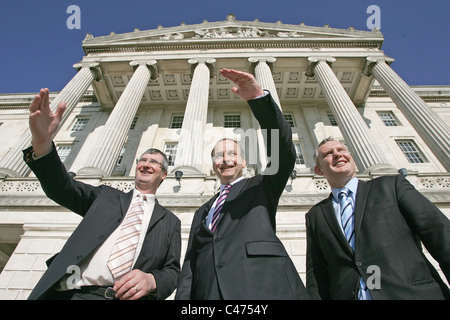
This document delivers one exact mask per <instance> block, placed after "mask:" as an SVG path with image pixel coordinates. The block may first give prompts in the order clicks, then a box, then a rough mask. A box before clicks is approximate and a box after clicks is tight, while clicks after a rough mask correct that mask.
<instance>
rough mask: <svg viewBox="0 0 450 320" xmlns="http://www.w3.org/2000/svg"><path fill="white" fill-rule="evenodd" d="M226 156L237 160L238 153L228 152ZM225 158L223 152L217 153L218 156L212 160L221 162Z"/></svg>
mask: <svg viewBox="0 0 450 320" xmlns="http://www.w3.org/2000/svg"><path fill="white" fill-rule="evenodd" d="M226 155H227V158H235V157H237V152H236V151H235V150H230V151H227V153H226ZM223 157H224V156H223V152H216V154H215V155H214V156H212V160H213V161H215V160H219V161H221V160H223Z"/></svg>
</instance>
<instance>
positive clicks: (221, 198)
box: [211, 185, 231, 232]
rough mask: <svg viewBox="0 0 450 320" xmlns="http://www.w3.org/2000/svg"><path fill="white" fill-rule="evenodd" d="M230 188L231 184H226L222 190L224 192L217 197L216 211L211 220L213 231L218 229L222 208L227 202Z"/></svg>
mask: <svg viewBox="0 0 450 320" xmlns="http://www.w3.org/2000/svg"><path fill="white" fill-rule="evenodd" d="M230 188H231V186H230V185H226V186H225V188H224V189H223V190H222V193H221V194H220V195H219V199H217V203H216V207H215V208H214V213H213V216H212V221H211V230H212V232H214V231H216V228H217V225H218V222H219V216H220V210H222V207H223V204H224V203H225V200H226V198H227V196H228V193H229V192H230Z"/></svg>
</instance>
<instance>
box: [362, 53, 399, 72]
mask: <svg viewBox="0 0 450 320" xmlns="http://www.w3.org/2000/svg"><path fill="white" fill-rule="evenodd" d="M394 61H395V59H393V58H391V57H367V58H366V63H365V64H364V68H363V71H362V74H363V75H365V76H366V77H370V76H371V75H372V69H373V67H374V65H375V64H376V63H378V62H384V63H386V64H387V65H388V66H390V65H391V64H392V62H394Z"/></svg>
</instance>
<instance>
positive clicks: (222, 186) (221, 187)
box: [220, 176, 244, 192]
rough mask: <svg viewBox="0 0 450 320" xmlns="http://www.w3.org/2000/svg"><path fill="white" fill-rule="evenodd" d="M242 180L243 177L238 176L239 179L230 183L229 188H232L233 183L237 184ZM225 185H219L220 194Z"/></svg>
mask: <svg viewBox="0 0 450 320" xmlns="http://www.w3.org/2000/svg"><path fill="white" fill-rule="evenodd" d="M242 179H244V176H240V177H239V178H237V179H236V180H234V181H233V182H231V183H230V186H232V185H233V184H235V183H238V182H239V181H241V180H242ZM225 186H226V185H225V184H221V185H220V192H222V190H223V189H224V188H225Z"/></svg>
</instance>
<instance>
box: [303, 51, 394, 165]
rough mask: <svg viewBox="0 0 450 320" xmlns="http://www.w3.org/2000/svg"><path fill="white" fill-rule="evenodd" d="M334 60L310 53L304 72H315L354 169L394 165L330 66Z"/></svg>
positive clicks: (309, 74) (309, 75)
mask: <svg viewBox="0 0 450 320" xmlns="http://www.w3.org/2000/svg"><path fill="white" fill-rule="evenodd" d="M334 61H336V59H335V58H315V57H310V58H308V62H309V65H308V70H307V73H306V75H307V76H308V77H312V76H313V75H314V74H315V76H316V78H317V81H318V82H319V84H320V86H321V88H322V90H323V93H324V95H325V98H326V100H327V103H328V106H329V107H330V109H331V111H332V112H333V114H334V116H335V118H336V121H337V123H338V125H339V129H340V130H341V132H342V135H343V136H344V139H345V141H346V143H347V145H348V148H349V149H350V151H351V152H352V155H353V158H354V160H355V162H356V165H357V166H358V169H359V170H360V172H363V171H373V170H381V169H388V170H392V169H394V168H393V167H392V166H391V165H389V164H388V162H387V160H386V158H385V156H384V154H383V153H382V152H381V150H380V149H379V147H378V146H377V144H376V143H375V141H374V139H373V138H372V136H371V134H370V132H369V129H368V127H367V125H366V123H365V122H364V119H363V118H362V117H361V115H360V114H359V112H358V111H357V109H356V107H355V105H354V104H353V102H352V101H351V99H350V97H349V96H348V94H347V92H346V91H345V90H344V88H343V87H342V85H341V83H340V82H339V80H338V79H337V77H336V75H335V74H334V73H333V70H331V67H330V65H331V64H332V63H333V62H334Z"/></svg>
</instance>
